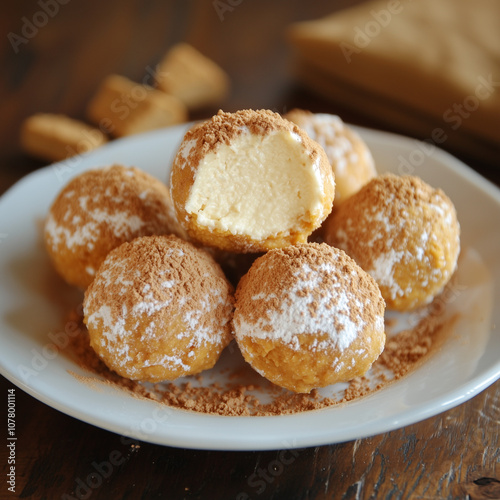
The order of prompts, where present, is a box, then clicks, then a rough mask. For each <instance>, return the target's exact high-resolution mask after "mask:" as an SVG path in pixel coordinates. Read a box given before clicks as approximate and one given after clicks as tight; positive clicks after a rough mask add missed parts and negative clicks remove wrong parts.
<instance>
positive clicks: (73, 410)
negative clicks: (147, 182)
mask: <svg viewBox="0 0 500 500" xmlns="http://www.w3.org/2000/svg"><path fill="white" fill-rule="evenodd" d="M184 131H185V127H184V126H182V127H175V128H171V129H166V130H160V131H155V132H153V133H147V134H144V135H138V136H134V137H130V138H127V139H123V140H116V141H114V142H111V143H110V144H109V145H107V146H105V147H103V148H101V149H99V150H97V151H94V152H92V153H90V154H88V155H85V156H83V157H79V158H74V159H71V160H69V161H68V162H67V163H63V164H56V165H53V166H49V167H46V168H44V169H41V170H38V171H36V172H34V173H32V174H30V175H28V176H27V177H25V178H24V179H22V180H21V181H20V182H18V183H17V184H16V185H15V186H13V187H12V188H11V189H10V190H9V191H8V192H7V193H5V194H4V195H3V196H2V198H1V199H0V276H1V284H0V304H1V305H0V342H1V348H0V371H1V373H2V374H3V375H4V376H5V377H7V378H8V379H9V380H10V381H11V382H12V383H14V384H16V385H17V386H19V387H20V388H21V389H23V390H24V391H26V392H27V393H29V394H31V395H32V396H34V397H35V398H37V399H39V400H40V401H43V402H44V403H46V404H48V405H50V406H52V407H53V408H56V409H58V410H60V411H62V412H64V413H66V414H68V415H71V416H73V417H76V418H79V419H81V420H83V421H85V422H88V423H90V424H94V425H96V426H99V427H102V428H104V429H108V430H110V431H114V432H116V433H119V434H122V435H125V436H130V437H133V438H136V439H139V440H144V441H150V442H154V443H158V444H164V445H170V446H178V447H185V448H198V449H222V450H263V449H285V448H295V447H306V446H316V445H323V444H329V443H335V442H343V441H348V440H353V439H357V438H362V437H366V436H370V435H375V434H378V433H382V432H386V431H390V430H392V429H396V428H399V427H402V426H405V425H408V424H412V423H415V422H418V421H420V420H423V419H425V418H428V417H431V416H433V415H436V414H438V413H440V412H442V411H444V410H447V409H450V408H452V407H454V406H456V405H458V404H460V403H463V402H465V401H467V400H468V399H470V398H471V397H473V396H474V395H476V394H478V393H479V392H480V391H482V390H483V389H485V388H486V387H487V386H488V385H490V384H492V383H493V382H494V381H495V380H497V379H498V378H499V376H500V357H499V353H500V332H499V330H498V328H495V326H494V325H500V308H498V307H497V308H495V307H493V306H494V304H496V305H499V303H500V301H499V290H500V287H499V286H498V285H499V284H500V259H499V256H500V231H499V227H498V220H500V191H499V190H498V189H497V188H496V187H495V186H493V185H492V184H491V183H489V182H488V181H486V180H485V179H483V178H482V177H480V176H479V175H478V174H476V173H475V172H473V171H472V170H470V169H469V168H468V167H466V166H465V165H464V164H462V163H461V162H459V161H458V160H457V159H455V158H453V157H451V156H450V155H448V154H446V153H444V152H443V151H441V150H438V149H437V148H435V147H432V146H430V145H428V144H423V143H419V142H417V141H415V140H413V139H407V138H403V137H400V136H395V135H392V134H388V133H383V132H378V131H372V130H366V129H358V131H359V132H360V133H361V135H362V136H363V138H364V139H365V140H366V142H367V143H368V145H369V147H370V148H371V150H372V152H373V155H374V157H375V160H376V163H377V167H378V170H379V171H380V172H382V171H385V170H390V171H394V172H396V173H412V174H415V175H419V176H420V177H422V178H423V179H424V180H426V181H427V182H429V183H430V184H431V185H433V186H436V187H437V186H440V187H442V188H443V189H444V190H445V191H446V193H447V194H448V195H449V196H450V197H451V199H452V200H453V202H454V203H455V205H456V207H457V211H458V216H459V220H460V222H461V227H462V244H463V247H464V248H465V249H469V250H472V252H469V255H470V256H472V260H471V261H470V262H469V266H468V273H467V275H466V276H464V277H463V280H465V281H463V282H462V283H461V284H460V287H459V290H458V293H457V297H458V296H460V297H461V298H462V299H463V298H464V297H465V298H466V299H467V304H465V306H464V304H460V300H459V299H460V297H458V299H457V301H456V303H455V305H456V306H457V307H459V308H460V309H463V314H462V317H461V319H460V321H459V322H458V323H457V324H456V325H455V326H454V332H453V335H452V336H451V337H450V338H449V339H448V340H447V341H446V343H445V345H444V346H443V348H442V349H441V350H440V351H439V352H438V353H436V354H435V355H433V356H432V357H430V358H429V359H428V360H427V361H426V362H425V363H423V364H422V366H421V367H420V368H418V369H417V370H416V371H414V372H413V373H411V374H410V375H408V376H406V377H404V378H403V379H401V380H399V381H397V382H395V383H393V384H391V385H389V386H387V387H385V388H383V389H382V390H380V391H377V392H375V393H373V394H372V395H370V396H368V397H364V398H360V399H358V400H354V401H352V402H350V403H348V404H344V405H340V406H334V407H329V408H326V409H323V410H317V411H313V412H305V413H300V414H294V415H287V416H270V417H221V416H214V415H205V414H200V413H195V412H187V411H183V410H177V409H172V408H169V407H167V406H160V405H159V404H157V403H154V402H152V401H148V400H141V399H137V398H134V397H131V396H130V395H128V394H127V393H125V392H124V391H122V390H119V389H117V388H115V387H112V386H105V385H104V384H102V385H99V384H97V385H96V386H92V385H90V384H85V383H82V382H81V381H80V380H79V379H78V378H77V377H75V376H72V375H70V374H69V373H68V371H72V372H74V373H76V374H82V375H85V372H83V371H82V370H81V369H80V368H79V367H78V366H77V365H76V364H74V363H73V362H72V361H70V360H69V359H68V358H67V357H65V356H63V355H61V354H57V352H56V351H54V350H53V349H51V347H50V346H51V344H52V341H53V340H54V338H56V337H54V334H55V333H56V331H57V329H58V328H60V324H61V318H63V317H64V314H65V313H67V307H69V305H71V304H75V303H76V302H75V300H78V296H77V295H75V292H74V291H73V290H71V289H70V288H69V287H67V286H65V285H63V284H62V282H61V280H60V279H58V278H57V277H56V275H55V273H54V271H53V270H52V268H51V265H50V263H49V261H48V258H47V256H46V254H45V251H44V249H43V247H42V246H41V244H40V240H39V236H38V229H37V224H39V223H40V220H41V219H42V218H43V217H44V215H45V214H46V213H47V209H48V207H49V205H50V203H51V202H52V200H53V199H54V197H55V195H56V194H57V193H58V192H59V190H60V189H61V188H62V187H63V185H64V184H65V183H66V182H67V181H68V180H69V178H70V177H71V176H74V175H76V174H78V173H80V172H81V171H82V170H83V169H86V168H89V167H93V166H97V165H106V164H110V163H114V162H118V163H123V164H125V165H136V166H138V167H140V168H142V169H144V170H145V171H147V172H149V173H151V174H153V175H155V176H157V177H158V178H160V179H162V180H166V179H167V177H168V170H169V166H170V163H171V159H172V156H173V154H174V153H175V151H176V148H177V147H178V145H179V143H180V141H181V139H182V136H183V133H184ZM461 279H462V278H461ZM462 291H463V292H465V293H460V292H462ZM450 300H451V299H450ZM495 309H496V310H495ZM51 332H52V337H50V336H49V334H50V333H51ZM62 338H63V337H62ZM87 375H88V374H87Z"/></svg>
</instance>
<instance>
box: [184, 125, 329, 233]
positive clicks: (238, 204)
mask: <svg viewBox="0 0 500 500" xmlns="http://www.w3.org/2000/svg"><path fill="white" fill-rule="evenodd" d="M323 196H324V193H323V182H322V178H321V174H320V170H319V158H318V157H317V156H316V161H313V160H312V158H311V157H310V155H309V154H308V152H307V151H306V149H305V148H304V145H303V144H302V140H301V138H300V136H298V135H297V134H294V133H292V132H289V131H277V132H273V133H271V134H267V135H265V136H261V135H256V134H251V133H250V132H247V131H245V132H243V133H242V134H240V135H238V136H237V137H236V138H234V139H233V140H232V141H231V143H230V144H229V145H226V144H223V145H221V146H219V147H218V149H217V151H216V152H211V153H208V154H207V155H205V157H204V158H203V160H202V161H201V163H200V165H199V167H198V170H197V173H196V178H195V181H194V183H193V186H192V188H191V191H190V193H189V196H188V199H187V202H186V205H185V209H186V211H187V212H188V213H190V214H195V215H196V216H197V222H198V224H199V225H202V226H205V227H207V228H210V229H218V230H221V231H229V232H230V233H232V234H240V235H246V236H249V237H250V238H252V239H256V240H258V239H263V238H266V237H269V236H272V235H275V234H277V233H280V232H284V233H287V232H290V230H293V229H297V228H298V226H299V225H300V223H301V222H303V221H307V220H311V219H315V218H317V217H318V216H320V215H321V212H322V211H323V205H322V198H323Z"/></svg>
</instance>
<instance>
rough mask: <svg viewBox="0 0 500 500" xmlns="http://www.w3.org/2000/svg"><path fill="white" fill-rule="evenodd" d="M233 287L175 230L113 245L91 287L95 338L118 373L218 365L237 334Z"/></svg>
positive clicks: (173, 373)
mask: <svg viewBox="0 0 500 500" xmlns="http://www.w3.org/2000/svg"><path fill="white" fill-rule="evenodd" d="M233 302H234V298H233V288H232V286H231V285H230V284H229V283H228V281H227V280H226V278H225V277H224V274H223V273H222V271H221V269H220V267H219V266H218V265H217V264H216V263H215V261H214V260H213V259H212V258H211V257H210V255H208V253H206V252H205V251H203V250H200V249H198V248H196V247H194V246H193V245H192V244H190V243H188V242H186V241H184V240H181V239H180V238H177V237H176V236H173V235H168V236H143V237H140V238H136V239H135V240H133V241H132V242H130V243H124V244H122V245H121V246H119V247H118V248H116V249H115V250H113V251H111V252H110V253H109V254H108V256H107V257H106V259H105V261H104V263H103V264H102V266H101V267H100V268H99V271H98V272H97V274H96V277H95V279H94V281H93V282H92V283H91V285H90V286H89V287H88V288H87V290H86V292H85V299H84V321H85V324H86V325H87V328H88V331H89V335H90V343H91V346H92V347H93V349H94V350H95V352H96V353H97V354H98V356H99V357H100V358H101V359H102V360H103V361H104V363H105V364H106V365H107V366H108V367H109V368H110V369H111V370H114V371H115V372H116V373H118V374H119V375H121V376H123V377H126V378H129V379H134V380H143V381H150V382H159V381H163V380H174V379H176V378H178V377H181V376H184V375H191V374H195V373H199V372H201V371H202V370H205V369H208V368H211V367H212V366H213V365H214V364H215V363H216V361H217V360H218V358H219V356H220V354H221V352H222V350H223V349H224V347H226V345H227V344H228V343H229V341H230V340H231V338H232V335H231V317H232V312H233Z"/></svg>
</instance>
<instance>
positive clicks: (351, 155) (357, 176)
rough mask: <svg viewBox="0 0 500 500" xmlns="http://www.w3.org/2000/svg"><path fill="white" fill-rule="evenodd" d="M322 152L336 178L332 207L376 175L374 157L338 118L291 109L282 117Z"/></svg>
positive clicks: (363, 143)
mask: <svg viewBox="0 0 500 500" xmlns="http://www.w3.org/2000/svg"><path fill="white" fill-rule="evenodd" d="M284 118H286V119H287V120H290V121H292V122H293V123H296V124H297V125H298V126H299V127H300V128H301V129H302V130H304V132H306V133H307V135H308V136H309V137H310V138H311V139H313V140H314V141H316V142H317V143H319V144H320V145H321V146H322V147H323V149H324V150H325V153H326V156H327V157H328V160H329V161H330V164H331V166H332V170H333V173H334V176H335V205H336V206H337V205H338V204H339V203H341V202H342V201H344V200H346V199H347V198H349V196H351V195H352V194H354V193H355V192H356V191H358V190H359V189H360V188H361V186H363V185H365V184H366V183H367V182H368V181H369V180H370V179H372V178H373V177H375V176H376V175H377V171H376V169H375V161H374V160H373V156H372V154H371V152H370V150H369V148H368V146H367V145H366V143H365V142H364V141H363V139H362V138H361V137H360V136H359V134H358V133H357V132H355V131H354V130H353V129H352V128H351V127H349V126H348V125H346V124H345V123H344V122H343V121H342V119H341V118H340V117H339V116H337V115H331V114H326V113H311V112H310V111H306V110H302V109H293V110H291V111H289V112H288V113H286V114H285V115H284Z"/></svg>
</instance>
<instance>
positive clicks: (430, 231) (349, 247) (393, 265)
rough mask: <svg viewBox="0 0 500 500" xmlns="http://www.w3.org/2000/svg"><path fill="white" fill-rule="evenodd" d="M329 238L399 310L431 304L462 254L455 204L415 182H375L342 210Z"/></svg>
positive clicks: (398, 179)
mask: <svg viewBox="0 0 500 500" xmlns="http://www.w3.org/2000/svg"><path fill="white" fill-rule="evenodd" d="M324 237H325V241H326V242H327V243H329V244H331V245H334V246H338V247H339V248H342V249H343V250H345V251H346V252H347V254H349V255H350V256H351V257H353V258H354V260H356V262H357V263H358V264H359V265H360V266H361V267H362V268H363V269H365V271H367V272H368V273H370V274H371V275H372V276H373V277H374V278H375V280H376V281H377V283H378V284H379V287H380V289H381V291H382V295H383V297H384V299H385V300H386V302H387V307H388V308H391V309H397V310H408V309H414V308H416V307H419V306H422V305H424V304H426V303H428V302H430V301H431V300H432V298H433V297H435V296H436V295H437V294H438V293H439V292H440V291H441V290H442V289H443V287H444V286H445V285H446V283H447V282H448V281H449V279H450V278H451V275H452V273H453V272H454V270H455V268H456V265H457V259H458V254H459V252H460V226H459V223H458V220H457V215H456V211H455V208H454V206H453V203H452V202H451V200H450V199H449V198H448V196H446V194H445V193H444V192H443V191H442V190H441V189H434V188H432V187H431V186H429V185H428V184H426V183H425V182H424V181H422V179H420V178H418V177H415V176H397V175H394V174H385V175H381V176H378V177H376V178H375V179H373V180H372V181H370V182H369V183H368V184H367V185H365V186H364V187H363V188H361V190H360V191H358V192H357V193H356V194H354V195H353V196H352V197H351V198H349V199H348V200H346V202H345V203H343V204H341V205H340V207H338V209H337V210H336V211H335V212H334V214H333V215H332V218H331V219H330V220H328V222H327V224H326V227H325V236H324Z"/></svg>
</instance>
